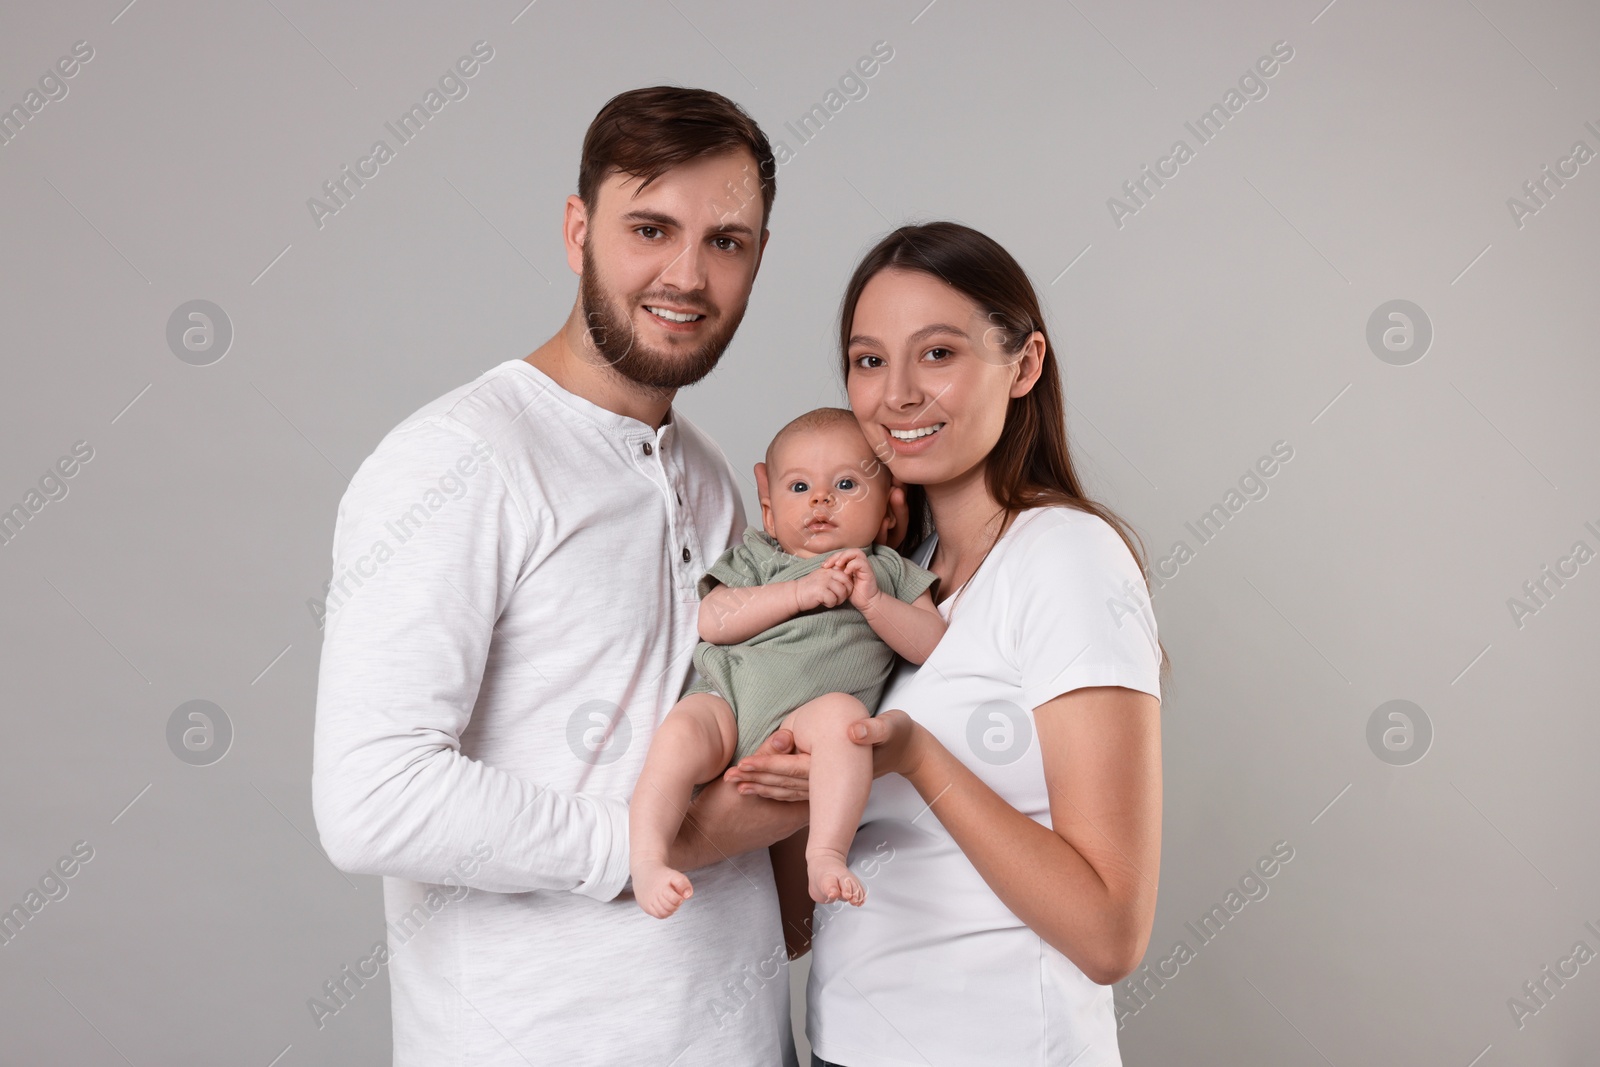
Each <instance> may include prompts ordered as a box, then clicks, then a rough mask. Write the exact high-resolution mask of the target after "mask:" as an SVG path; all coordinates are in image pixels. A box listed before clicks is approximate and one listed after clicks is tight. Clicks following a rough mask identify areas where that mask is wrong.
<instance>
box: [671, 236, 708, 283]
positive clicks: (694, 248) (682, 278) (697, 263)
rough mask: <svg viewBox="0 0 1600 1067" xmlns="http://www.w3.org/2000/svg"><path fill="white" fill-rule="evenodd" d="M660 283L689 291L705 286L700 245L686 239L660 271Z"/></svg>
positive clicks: (703, 262) (703, 264)
mask: <svg viewBox="0 0 1600 1067" xmlns="http://www.w3.org/2000/svg"><path fill="white" fill-rule="evenodd" d="M660 277H661V283H662V284H663V285H669V286H671V287H672V288H674V289H679V290H683V291H685V292H691V291H694V290H696V289H704V288H705V286H706V270H705V261H704V259H703V258H702V256H701V254H700V246H699V244H697V243H696V242H694V241H686V242H685V243H684V245H683V247H682V248H680V249H678V250H677V252H676V253H675V254H674V255H673V257H672V261H671V262H670V263H668V264H667V265H666V267H665V268H664V269H663V270H662V271H661V276H660Z"/></svg>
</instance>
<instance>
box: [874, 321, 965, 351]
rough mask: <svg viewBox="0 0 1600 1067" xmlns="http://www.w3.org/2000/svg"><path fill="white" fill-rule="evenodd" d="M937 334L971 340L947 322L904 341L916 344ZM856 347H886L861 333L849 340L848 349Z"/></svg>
mask: <svg viewBox="0 0 1600 1067" xmlns="http://www.w3.org/2000/svg"><path fill="white" fill-rule="evenodd" d="M939 333H951V334H955V335H956V336H957V337H964V338H966V339H967V340H969V341H970V340H972V338H971V337H969V336H968V335H967V331H965V330H963V329H961V328H960V327H959V326H951V325H950V324H949V323H947V322H934V323H930V324H929V325H927V326H924V327H923V328H922V329H920V330H918V331H917V332H915V333H913V334H912V335H911V336H910V337H908V338H906V341H907V342H908V343H910V344H916V343H917V342H918V341H922V340H925V339H927V338H929V337H932V336H933V335H934V334H939ZM856 345H867V346H868V347H870V348H885V347H887V346H886V345H885V344H884V343H883V342H882V341H880V340H878V339H877V338H876V337H868V336H867V335H866V334H863V333H858V334H855V335H854V336H852V337H851V338H850V346H849V347H851V348H854V347H855V346H856Z"/></svg>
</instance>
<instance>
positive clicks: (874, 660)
mask: <svg viewBox="0 0 1600 1067" xmlns="http://www.w3.org/2000/svg"><path fill="white" fill-rule="evenodd" d="M766 471H767V474H768V476H769V482H768V485H767V487H766V488H767V491H766V494H765V495H763V496H762V498H761V519H762V524H763V525H764V526H765V527H766V530H765V532H762V531H761V530H758V529H756V528H755V527H754V526H751V527H749V528H748V529H746V530H745V532H744V539H743V543H741V544H738V545H734V546H733V547H732V548H730V549H728V551H726V552H724V553H723V554H722V556H721V557H720V558H719V559H718V560H717V561H716V562H715V563H714V564H712V566H711V569H710V570H709V571H708V572H706V574H705V576H704V577H703V578H701V579H700V582H699V592H700V597H701V600H700V637H701V638H702V640H701V642H700V645H699V647H698V648H696V650H695V654H694V664H695V668H696V670H698V671H699V673H700V676H701V679H700V680H699V681H697V682H696V683H695V684H694V685H692V686H690V687H689V689H688V690H687V691H686V692H685V693H684V695H683V697H682V698H681V699H680V700H679V701H678V702H677V704H675V705H674V706H673V708H672V711H671V712H670V713H668V715H667V717H666V719H665V720H663V721H662V723H661V726H660V728H659V729H657V730H656V733H655V738H654V739H653V740H652V741H651V743H650V751H649V753H648V754H647V755H646V757H645V764H644V769H643V770H642V771H641V772H640V775H639V781H638V784H637V786H636V787H635V788H634V794H633V800H632V801H631V802H630V805H629V812H628V824H629V848H630V859H631V862H632V868H633V893H634V897H635V899H637V900H638V902H639V906H640V907H641V908H643V909H644V910H645V911H646V912H648V913H650V914H651V915H653V916H655V917H656V918H658V919H665V918H666V917H667V916H669V915H671V914H672V913H673V912H675V911H677V910H678V906H679V905H680V904H682V903H683V902H684V900H685V899H687V898H688V897H689V896H690V895H691V894H692V893H693V892H694V890H693V887H692V886H691V885H690V883H689V879H688V878H687V877H685V876H684V874H683V872H681V871H676V870H673V869H672V868H671V867H669V866H667V850H668V846H669V845H670V843H671V842H672V840H673V839H674V838H675V837H677V834H678V829H679V826H680V824H681V823H682V821H683V816H684V813H685V812H686V811H687V810H688V806H689V800H690V797H691V795H692V794H693V792H694V788H695V786H696V785H699V784H702V783H705V782H709V781H711V780H712V779H714V778H716V777H717V776H718V775H720V774H722V773H723V772H724V771H725V770H726V769H727V768H728V766H729V765H730V764H732V763H736V762H738V761H739V760H741V759H743V758H744V757H746V756H748V755H750V754H751V753H752V752H754V751H755V750H756V748H757V747H759V746H760V744H761V742H763V741H764V740H766V739H767V737H768V736H769V735H770V734H771V733H772V732H773V731H774V730H776V729H778V728H779V727H780V726H781V727H786V728H787V729H789V730H791V731H793V733H794V743H795V748H796V749H797V750H798V751H800V752H806V753H809V754H810V755H811V771H810V784H809V792H810V803H811V828H810V835H809V839H808V841H807V844H806V872H807V882H808V888H809V890H810V893H811V899H812V900H815V901H818V902H821V903H826V902H831V901H834V900H839V899H844V900H847V901H849V902H850V903H851V904H853V905H856V906H858V907H859V906H860V904H861V903H862V901H864V900H865V899H866V891H865V890H864V889H863V888H862V886H861V883H860V881H859V880H858V879H857V878H856V877H855V875H853V874H851V873H850V869H849V868H848V867H847V866H846V865H845V857H846V854H847V852H848V850H849V848H850V841H851V839H852V838H853V837H854V836H855V831H856V826H857V825H858V824H859V823H860V821H861V812H862V810H863V809H864V808H865V807H866V804H867V794H868V792H869V791H870V789H871V788H872V750H871V748H870V747H868V746H866V745H858V744H856V743H855V742H854V741H852V740H850V737H849V733H848V731H849V729H850V727H851V725H852V724H854V723H856V722H859V721H860V720H862V719H865V718H867V717H869V716H871V715H875V714H877V707H878V699H879V697H881V696H882V694H883V689H884V684H885V683H886V681H887V680H888V677H889V672H890V670H891V669H892V668H893V666H894V657H895V653H897V652H898V653H899V654H900V655H902V656H904V657H905V658H906V659H908V660H910V661H911V662H912V663H918V664H920V663H922V662H923V660H925V659H926V658H927V657H928V655H929V654H930V653H931V652H932V651H933V647H934V646H935V645H936V644H938V643H939V639H940V638H941V637H942V636H944V631H945V621H944V619H943V617H942V616H940V614H939V611H938V609H937V608H935V607H934V604H933V594H932V590H931V587H932V586H933V584H934V583H935V582H937V581H938V578H937V577H936V576H935V575H933V574H932V573H930V572H929V571H926V570H923V569H922V568H921V567H918V566H916V565H915V564H913V563H911V562H909V561H908V560H906V559H904V558H903V557H901V556H900V555H899V554H898V553H897V552H895V551H894V550H893V549H891V548H887V547H885V546H883V545H877V544H874V543H873V542H874V540H875V539H876V538H878V537H880V536H883V535H884V534H886V533H887V532H888V530H889V529H890V528H891V527H892V525H893V522H894V520H893V517H892V516H891V515H890V512H889V485H890V479H889V471H888V468H887V467H885V466H884V465H883V464H882V463H880V462H878V460H877V459H876V458H875V457H874V456H873V454H872V449H871V447H870V446H869V445H868V444H867V440H866V438H865V437H864V436H863V435H862V433H861V428H860V426H859V425H857V423H856V420H855V416H854V415H852V414H851V413H850V412H849V411H846V410H844V409H843V408H818V409H816V410H815V411H810V412H807V413H806V414H804V415H802V416H800V417H799V418H797V419H795V420H794V421H793V422H791V423H789V424H788V425H787V426H785V427H784V428H783V429H782V430H780V431H778V435H777V437H775V438H773V440H772V443H771V444H770V445H769V446H768V447H767V455H766ZM758 475H759V471H758Z"/></svg>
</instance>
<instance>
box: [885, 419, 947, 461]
mask: <svg viewBox="0 0 1600 1067" xmlns="http://www.w3.org/2000/svg"><path fill="white" fill-rule="evenodd" d="M946 425H948V424H947V423H943V422H930V423H928V424H927V425H925V426H914V427H911V428H909V429H904V430H899V429H895V428H894V427H893V426H885V427H884V430H886V431H887V432H888V434H889V441H890V446H889V447H891V448H893V449H894V450H895V452H896V453H897V454H900V455H910V454H913V453H916V452H921V451H923V450H924V449H926V448H929V447H931V442H932V441H933V439H934V438H935V437H937V436H938V435H939V431H941V430H943V429H944V428H945V426H946Z"/></svg>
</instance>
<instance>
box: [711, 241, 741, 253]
mask: <svg viewBox="0 0 1600 1067" xmlns="http://www.w3.org/2000/svg"><path fill="white" fill-rule="evenodd" d="M713 240H716V241H726V242H727V244H726V245H722V244H719V245H718V246H717V247H718V248H721V249H722V250H723V251H724V252H737V251H738V250H739V242H738V241H735V240H734V239H733V238H732V237H716V238H713Z"/></svg>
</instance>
